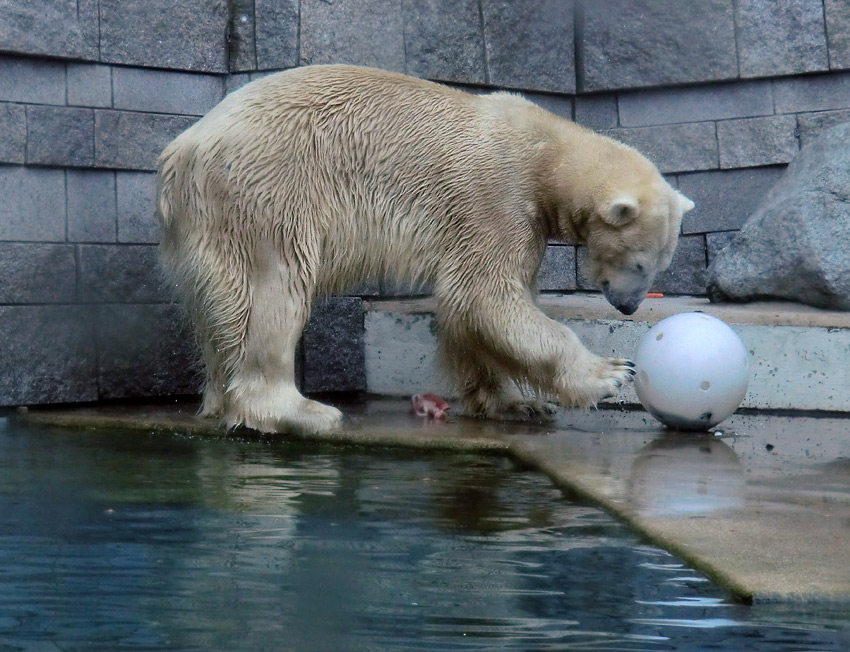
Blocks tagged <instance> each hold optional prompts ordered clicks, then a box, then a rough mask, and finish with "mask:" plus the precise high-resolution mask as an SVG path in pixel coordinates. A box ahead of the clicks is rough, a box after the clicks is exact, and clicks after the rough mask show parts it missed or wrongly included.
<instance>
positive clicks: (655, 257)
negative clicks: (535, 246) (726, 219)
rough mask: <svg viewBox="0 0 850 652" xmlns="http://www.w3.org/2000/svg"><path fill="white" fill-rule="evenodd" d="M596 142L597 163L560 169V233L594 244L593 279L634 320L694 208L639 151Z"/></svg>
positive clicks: (564, 165) (565, 165)
mask: <svg viewBox="0 0 850 652" xmlns="http://www.w3.org/2000/svg"><path fill="white" fill-rule="evenodd" d="M597 138H600V140H599V141H596V142H594V143H593V144H594V146H595V147H593V148H592V149H594V150H596V151H594V152H593V156H595V157H596V159H595V161H593V162H592V163H589V164H588V162H587V160H586V159H585V161H584V164H583V165H582V164H581V163H579V164H576V163H575V161H574V160H573V161H571V162H569V163H568V162H567V161H563V163H562V165H561V166H559V168H560V169H559V174H558V176H559V177H560V182H559V183H557V184H556V187H557V191H556V192H557V195H558V197H557V199H556V201H557V203H558V210H557V214H558V231H559V234H558V235H559V236H560V237H561V238H563V239H564V240H567V241H572V242H576V243H579V244H586V245H587V251H588V258H589V270H588V271H589V275H590V278H591V280H592V281H593V282H594V283H595V284H596V285H597V286H598V287H599V288H600V289H601V290H602V292H603V293H604V295H605V298H606V299H607V300H608V302H609V303H610V304H611V305H612V306H614V307H615V308H616V309H617V310H619V311H620V312H622V313H623V314H626V315H631V314H632V313H633V312H635V310H637V308H638V306H639V305H640V303H641V301H643V299H644V298H645V297H646V294H647V291H648V290H649V288H650V287H651V286H652V283H653V281H654V280H655V277H656V275H657V274H658V273H659V272H661V271H663V270H665V269H667V268H668V267H669V266H670V262H671V261H672V259H673V252H674V251H675V249H676V244H677V243H678V238H679V230H680V227H681V224H682V215H683V214H684V213H686V212H687V211H689V210H691V209H692V208H693V207H694V203H693V202H692V201H691V200H690V199H688V198H687V197H685V196H684V195H682V194H681V193H679V192H678V191H677V190H675V189H674V188H673V187H672V186H670V184H669V183H667V181H665V179H664V177H662V176H661V174H660V173H659V172H658V169H657V168H656V167H655V166H654V165H653V164H652V163H650V162H649V161H648V160H647V159H646V158H644V157H643V156H642V155H641V154H639V153H638V152H637V151H635V150H633V149H631V148H630V147H626V146H624V145H621V144H619V143H614V142H613V141H610V140H609V139H607V138H604V139H602V138H601V137H598V136H597ZM597 148H598V149H597ZM585 154H587V151H585ZM570 158H573V159H575V157H570Z"/></svg>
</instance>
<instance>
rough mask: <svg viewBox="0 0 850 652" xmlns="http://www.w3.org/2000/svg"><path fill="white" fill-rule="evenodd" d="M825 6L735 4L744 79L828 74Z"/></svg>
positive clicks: (807, 1) (761, 0)
mask: <svg viewBox="0 0 850 652" xmlns="http://www.w3.org/2000/svg"><path fill="white" fill-rule="evenodd" d="M823 11H824V8H823V3H821V2H812V1H811V0H780V1H777V0H736V2H735V25H736V27H737V38H738V61H739V64H740V70H741V77H770V76H778V75H796V74H801V73H805V72H814V71H817V70H828V69H829V60H828V57H827V49H826V32H825V28H824V18H823Z"/></svg>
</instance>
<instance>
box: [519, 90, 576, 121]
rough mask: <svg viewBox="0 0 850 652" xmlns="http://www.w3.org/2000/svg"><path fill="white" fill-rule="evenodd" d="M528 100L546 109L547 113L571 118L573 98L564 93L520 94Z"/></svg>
mask: <svg viewBox="0 0 850 652" xmlns="http://www.w3.org/2000/svg"><path fill="white" fill-rule="evenodd" d="M522 95H523V96H524V97H525V98H526V99H527V100H528V101H529V102H534V103H535V104H536V105H537V106H539V107H541V108H543V109H546V110H547V111H549V113H554V114H555V115H558V116H561V117H562V118H566V119H567V120H572V119H573V98H571V97H568V96H565V95H550V94H548V93H523V94H522Z"/></svg>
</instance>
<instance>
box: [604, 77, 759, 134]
mask: <svg viewBox="0 0 850 652" xmlns="http://www.w3.org/2000/svg"><path fill="white" fill-rule="evenodd" d="M619 107H620V124H621V125H622V126H623V127H645V126H652V125H665V124H672V123H676V122H703V121H706V120H726V119H729V118H752V117H755V116H763V115H772V114H773V91H772V88H771V82H769V81H763V82H761V81H748V82H734V83H721V84H710V85H705V86H693V87H689V88H669V89H663V90H651V91H637V92H633V93H621V94H620V96H619Z"/></svg>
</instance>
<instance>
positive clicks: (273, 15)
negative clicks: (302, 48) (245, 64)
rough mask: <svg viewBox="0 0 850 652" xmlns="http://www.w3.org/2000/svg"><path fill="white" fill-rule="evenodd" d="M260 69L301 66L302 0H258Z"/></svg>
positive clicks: (258, 60)
mask: <svg viewBox="0 0 850 652" xmlns="http://www.w3.org/2000/svg"><path fill="white" fill-rule="evenodd" d="M254 12H255V21H256V23H255V31H256V39H257V41H256V42H257V46H256V47H257V68H258V69H259V70H280V69H282V68H292V67H294V66H297V65H298V29H299V27H298V25H299V22H298V21H299V15H298V12H299V2H298V0H254Z"/></svg>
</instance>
